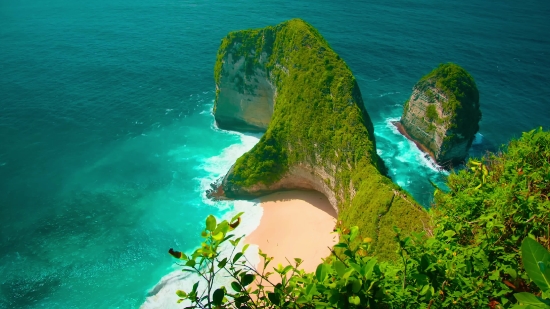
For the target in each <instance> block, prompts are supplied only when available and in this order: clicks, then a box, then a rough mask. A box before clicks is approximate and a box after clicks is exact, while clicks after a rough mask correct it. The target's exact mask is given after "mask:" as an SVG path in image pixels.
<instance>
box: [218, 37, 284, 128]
mask: <svg viewBox="0 0 550 309" xmlns="http://www.w3.org/2000/svg"><path fill="white" fill-rule="evenodd" d="M256 36H257V37H258V39H259V38H261V39H262V40H263V41H264V42H263V45H266V44H272V43H273V42H272V41H271V39H270V38H269V37H271V36H272V31H269V29H262V30H260V31H259V32H258V33H256ZM266 36H268V38H267V39H266ZM229 38H230V39H229ZM243 39H244V40H246V39H247V38H246V37H242V36H241V33H239V32H237V33H232V34H230V35H229V36H228V38H226V42H227V45H225V46H222V47H221V48H220V50H219V51H218V62H217V64H216V65H217V68H216V74H215V79H216V100H215V102H214V117H215V119H216V123H217V125H218V127H220V128H222V129H228V130H237V131H248V132H256V131H265V130H266V129H267V126H268V124H269V121H270V120H271V116H272V115H273V102H274V100H275V94H276V91H275V90H276V89H275V86H274V85H273V84H272V82H271V80H270V77H269V72H268V70H267V67H266V62H267V61H268V59H269V57H270V56H271V48H270V47H268V46H264V48H262V49H261V50H256V49H255V46H247V45H245V46H243ZM244 43H246V42H244ZM266 47H267V48H266Z"/></svg>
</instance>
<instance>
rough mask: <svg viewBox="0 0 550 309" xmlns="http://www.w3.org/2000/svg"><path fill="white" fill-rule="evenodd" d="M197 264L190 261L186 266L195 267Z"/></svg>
mask: <svg viewBox="0 0 550 309" xmlns="http://www.w3.org/2000/svg"><path fill="white" fill-rule="evenodd" d="M195 264H196V263H195V260H189V261H187V262H186V263H185V266H189V267H194V266H195Z"/></svg>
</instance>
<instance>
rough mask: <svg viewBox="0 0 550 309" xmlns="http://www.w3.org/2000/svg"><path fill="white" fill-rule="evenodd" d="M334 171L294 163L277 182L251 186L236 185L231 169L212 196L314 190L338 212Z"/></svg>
mask: <svg viewBox="0 0 550 309" xmlns="http://www.w3.org/2000/svg"><path fill="white" fill-rule="evenodd" d="M331 174H332V173H327V171H325V170H324V168H322V167H318V166H317V167H316V166H311V165H305V164H296V165H293V166H292V167H291V168H289V170H288V171H287V172H286V173H285V174H284V175H283V176H282V177H281V179H279V180H278V181H276V182H275V183H272V184H269V185H266V184H265V183H256V184H254V185H252V186H250V187H241V186H234V185H232V184H231V181H228V177H231V175H232V171H231V170H230V171H229V172H228V174H227V176H226V177H224V179H223V180H222V183H221V184H219V185H218V186H217V187H216V189H218V190H221V191H218V192H212V193H213V194H212V196H218V197H222V198H230V199H231V198H235V199H243V198H256V197H260V196H264V195H266V194H270V193H273V192H277V191H282V190H314V191H317V192H321V193H323V194H324V195H325V196H326V197H327V198H328V200H329V202H330V204H331V205H332V207H333V208H334V210H335V211H336V213H338V206H337V205H338V204H337V199H336V195H335V192H334V188H333V187H332V186H331V185H330V184H331V183H334V177H332V176H331Z"/></svg>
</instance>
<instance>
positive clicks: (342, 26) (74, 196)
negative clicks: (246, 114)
mask: <svg viewBox="0 0 550 309" xmlns="http://www.w3.org/2000/svg"><path fill="white" fill-rule="evenodd" d="M548 16H550V2H547V1H546V0H533V1H523V2H518V1H473V0H467V1H460V2H458V1H447V2H441V1H435V0H416V1H404V0H396V1H391V2H388V1H381V0H379V1H362V2H361V3H356V2H343V1H342V2H341V1H302V2H299V3H298V2H294V3H290V2H283V1H231V2H230V1H160V0H134V1H128V0H110V1H105V0H96V1H78V0H77V1H67V0H50V1H45V0H3V1H1V2H0V308H136V307H139V305H140V304H141V303H142V302H143V301H144V299H145V296H146V293H147V290H148V289H150V288H151V287H153V286H154V285H155V283H156V282H157V281H158V280H159V279H160V278H161V277H162V276H163V275H164V274H166V273H168V272H169V271H170V270H171V269H172V268H171V265H172V264H171V263H172V261H171V259H170V257H169V256H168V255H167V254H166V250H167V249H168V248H170V247H177V248H179V249H190V248H192V247H193V246H195V245H196V244H197V241H198V238H197V235H198V231H199V230H200V225H198V224H197V223H198V222H201V223H202V220H203V219H204V218H205V217H206V215H207V214H209V213H214V214H216V215H219V216H220V215H222V214H223V213H224V212H225V211H226V210H227V205H223V206H221V205H218V204H208V203H205V201H204V199H203V196H202V191H203V188H204V186H205V184H207V183H208V181H209V180H210V179H213V178H215V177H216V176H218V175H221V174H222V173H224V172H225V169H227V166H228V165H230V164H231V161H232V160H233V159H235V158H236V157H237V156H238V154H239V153H242V151H244V150H246V148H247V147H249V146H250V145H251V144H250V143H251V140H250V139H249V138H247V137H246V136H242V135H238V134H233V133H229V132H223V131H219V130H217V129H215V128H214V127H213V119H212V116H211V115H210V109H211V107H212V100H213V97H214V91H213V90H214V83H213V72H212V71H213V70H212V69H213V65H214V61H215V55H216V51H217V48H218V45H219V42H220V39H221V38H222V37H224V36H225V35H226V34H227V32H229V31H232V30H238V29H244V28H251V27H263V26H265V25H272V24H276V23H279V22H281V21H284V20H286V19H289V18H294V17H300V18H303V19H305V20H306V21H308V22H309V23H311V24H312V25H313V26H315V27H316V28H318V29H319V31H320V32H321V34H323V35H324V36H325V38H326V39H327V40H328V41H329V43H330V44H331V45H332V47H333V48H334V49H335V50H336V51H337V52H338V53H339V54H340V55H341V57H342V58H343V59H344V60H346V62H347V63H348V65H349V66H350V68H351V69H352V71H353V72H354V74H355V75H356V77H357V79H358V81H359V85H360V87H361V91H362V94H363V98H364V100H365V104H366V107H367V110H368V112H369V114H370V116H371V118H372V119H373V121H374V123H375V133H376V136H377V144H378V147H379V153H380V154H381V155H382V157H383V158H384V160H385V161H386V163H387V165H388V166H389V167H390V170H391V175H392V177H393V178H394V179H395V181H396V182H397V183H399V184H400V185H403V186H404V187H405V188H406V189H407V190H409V191H410V192H411V193H412V194H413V195H414V196H415V198H417V199H418V200H419V201H420V202H422V203H423V204H424V205H426V206H427V205H429V203H430V197H431V195H432V192H433V191H432V188H431V186H430V185H429V183H428V181H427V179H432V180H434V181H438V182H441V181H443V180H444V177H445V175H443V174H441V173H439V172H437V171H436V170H435V169H433V168H431V167H430V164H429V162H428V161H426V160H424V159H423V158H422V155H421V154H420V153H419V152H418V151H417V150H416V149H415V148H414V146H412V145H411V144H410V143H409V142H408V141H406V140H405V139H404V138H403V137H401V136H400V135H397V134H395V132H394V131H393V129H392V127H391V125H389V120H391V119H394V118H398V117H399V116H400V114H401V110H402V103H403V102H404V101H405V100H406V99H407V98H408V96H409V95H410V92H411V88H412V86H413V85H414V83H415V82H416V81H417V80H418V79H419V78H420V77H422V76H423V75H424V74H426V73H428V72H429V71H430V70H431V69H433V68H434V67H435V66H437V64H439V63H442V62H449V61H452V62H456V63H458V64H460V65H461V66H463V67H464V68H466V69H467V70H468V71H469V72H470V73H471V74H472V75H473V76H474V78H475V80H476V82H477V85H478V88H479V91H480V97H481V108H482V112H483V119H482V122H481V124H480V127H481V129H480V135H479V136H478V138H479V139H478V141H477V144H476V145H475V147H474V149H473V152H474V153H476V154H479V153H482V152H483V151H485V150H487V149H493V150H494V149H498V148H499V147H500V146H501V145H503V144H505V143H506V142H507V141H508V140H509V139H511V138H514V137H519V136H520V135H521V132H522V131H526V130H530V129H532V128H535V127H538V126H543V127H545V128H546V129H548V128H549V124H550V99H549V98H550V37H549V36H548V33H550V19H549V18H548ZM252 141H253V139H252ZM229 206H230V205H229ZM220 207H221V208H220ZM224 207H225V208H224Z"/></svg>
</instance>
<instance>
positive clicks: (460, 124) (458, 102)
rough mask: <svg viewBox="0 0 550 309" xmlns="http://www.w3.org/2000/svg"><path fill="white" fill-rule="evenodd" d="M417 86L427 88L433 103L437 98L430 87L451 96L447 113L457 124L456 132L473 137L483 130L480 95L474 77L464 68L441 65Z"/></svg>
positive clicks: (445, 107) (447, 101) (455, 124)
mask: <svg viewBox="0 0 550 309" xmlns="http://www.w3.org/2000/svg"><path fill="white" fill-rule="evenodd" d="M415 87H416V88H419V89H426V95H427V96H428V99H429V101H430V102H432V101H434V98H435V97H436V95H435V94H434V93H433V92H432V91H431V90H430V89H429V87H436V88H437V89H440V90H441V91H443V93H444V95H445V96H446V97H447V98H446V100H442V102H443V105H442V107H443V113H444V115H446V117H445V118H446V120H447V121H448V122H450V123H452V124H453V125H454V130H455V132H456V133H460V134H462V135H463V136H466V137H469V136H473V135H474V134H475V133H476V132H477V131H478V130H479V120H481V110H480V109H479V92H478V90H477V86H476V83H475V81H474V78H473V77H472V76H471V75H470V74H469V73H468V72H467V71H466V70H464V69H463V68H462V67H460V66H458V65H456V64H454V63H445V64H440V65H439V66H438V67H437V68H435V69H434V70H433V71H431V72H430V73H428V74H427V75H425V76H424V77H422V79H420V81H419V82H418V83H417V84H416V86H415ZM437 99H439V98H437Z"/></svg>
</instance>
